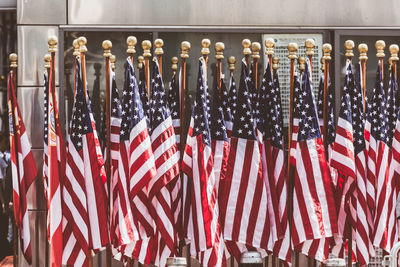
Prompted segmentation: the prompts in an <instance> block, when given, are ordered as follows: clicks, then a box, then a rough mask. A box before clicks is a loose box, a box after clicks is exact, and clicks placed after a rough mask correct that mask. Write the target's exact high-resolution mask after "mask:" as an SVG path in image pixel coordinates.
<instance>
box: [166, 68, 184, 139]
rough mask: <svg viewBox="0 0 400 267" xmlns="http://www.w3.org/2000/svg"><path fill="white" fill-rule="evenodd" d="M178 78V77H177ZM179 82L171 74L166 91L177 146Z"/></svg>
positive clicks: (178, 134) (179, 129) (179, 120)
mask: <svg viewBox="0 0 400 267" xmlns="http://www.w3.org/2000/svg"><path fill="white" fill-rule="evenodd" d="M179 80H180V79H179ZM179 85H180V84H179V82H178V81H177V79H176V73H174V74H173V75H172V78H171V83H170V87H169V91H168V103H169V109H170V111H171V117H172V124H173V125H174V130H175V137H176V143H177V144H178V146H179V143H180V142H181V139H180V133H181V112H180V107H181V105H180V101H179Z"/></svg>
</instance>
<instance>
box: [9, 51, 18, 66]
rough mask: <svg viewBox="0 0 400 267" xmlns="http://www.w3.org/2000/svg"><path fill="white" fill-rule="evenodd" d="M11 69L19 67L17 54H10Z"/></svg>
mask: <svg viewBox="0 0 400 267" xmlns="http://www.w3.org/2000/svg"><path fill="white" fill-rule="evenodd" d="M9 58H10V68H16V67H18V64H17V61H18V56H17V54H15V53H12V54H10V56H9Z"/></svg>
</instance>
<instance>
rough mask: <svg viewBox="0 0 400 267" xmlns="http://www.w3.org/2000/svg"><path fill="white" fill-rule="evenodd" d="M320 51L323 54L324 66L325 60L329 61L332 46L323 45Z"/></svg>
mask: <svg viewBox="0 0 400 267" xmlns="http://www.w3.org/2000/svg"><path fill="white" fill-rule="evenodd" d="M322 51H323V52H324V56H323V59H324V64H325V61H326V60H331V59H332V58H331V52H332V45H331V44H328V43H327V44H323V45H322Z"/></svg>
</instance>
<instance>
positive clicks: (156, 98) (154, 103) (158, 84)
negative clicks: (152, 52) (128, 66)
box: [150, 58, 170, 131]
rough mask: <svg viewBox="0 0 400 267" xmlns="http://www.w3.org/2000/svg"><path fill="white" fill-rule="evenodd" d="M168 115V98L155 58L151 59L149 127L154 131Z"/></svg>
mask: <svg viewBox="0 0 400 267" xmlns="http://www.w3.org/2000/svg"><path fill="white" fill-rule="evenodd" d="M169 116H170V111H169V107H168V99H167V95H166V94H165V89H164V84H163V82H162V77H161V75H160V69H159V67H158V62H157V59H156V58H154V59H153V64H152V78H151V100H150V127H151V130H152V131H154V130H155V129H156V128H157V127H158V126H159V125H160V124H161V123H163V122H164V121H165V120H166V119H167V118H168V117H169Z"/></svg>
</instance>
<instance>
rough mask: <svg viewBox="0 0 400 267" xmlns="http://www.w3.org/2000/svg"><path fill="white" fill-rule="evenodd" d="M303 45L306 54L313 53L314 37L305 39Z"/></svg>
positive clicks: (311, 54)
mask: <svg viewBox="0 0 400 267" xmlns="http://www.w3.org/2000/svg"><path fill="white" fill-rule="evenodd" d="M305 47H306V55H307V56H313V55H314V47H315V41H314V39H307V40H306V41H305Z"/></svg>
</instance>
